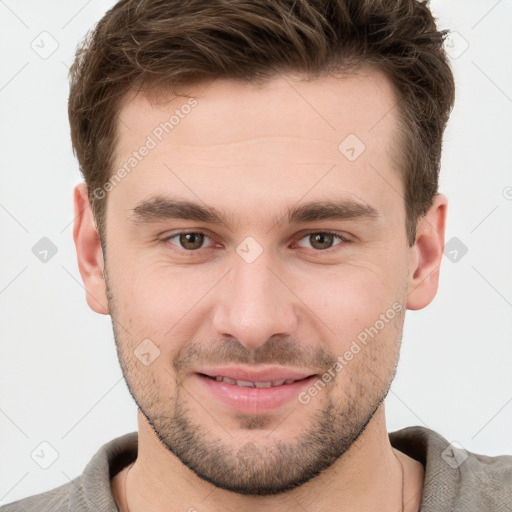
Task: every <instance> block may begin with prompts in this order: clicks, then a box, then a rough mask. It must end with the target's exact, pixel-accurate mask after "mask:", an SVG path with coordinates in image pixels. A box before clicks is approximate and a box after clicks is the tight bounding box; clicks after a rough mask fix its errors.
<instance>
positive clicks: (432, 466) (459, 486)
mask: <svg viewBox="0 0 512 512" xmlns="http://www.w3.org/2000/svg"><path fill="white" fill-rule="evenodd" d="M389 439H390V442H391V444H392V446H393V447H394V448H396V449H398V450H400V451H402V452H404V453H406V454H407V455H409V456H410V457H412V458H413V459H416V460H418V461H419V462H421V463H422V464H423V466H424V467H425V484H424V489H423V497H422V502H421V508H420V512H505V511H507V512H512V456H511V455H500V456H497V457H488V456H486V455H479V454H476V453H472V452H463V451H457V449H456V450H455V452H456V453H455V458H453V457H452V456H451V452H450V450H448V451H447V452H446V451H445V450H446V449H447V447H448V446H449V444H450V443H449V442H448V441H447V440H446V439H445V438H444V437H442V436H441V435H439V434H438V433H436V432H434V431H433V430H430V429H427V428H425V427H420V426H415V427H407V428H403V429H401V430H397V431H396V432H391V433H389ZM443 452H444V455H443ZM465 454H467V455H468V456H467V458H466V459H465V460H464V462H462V464H460V465H458V466H457V464H456V462H454V461H457V460H458V459H459V458H460V457H462V458H464V456H465ZM136 456H137V432H132V433H130V434H125V435H124V436H121V437H118V438H116V439H114V440H112V441H110V442H109V443H106V444H105V445H103V446H102V447H101V448H100V450H98V452H97V453H96V454H95V455H94V457H93V458H92V459H91V461H90V462H89V463H88V464H87V466H86V468H85V470H84V472H83V474H82V475H80V476H78V477H76V478H75V479H74V480H72V481H71V482H68V483H66V484H64V485H61V486H60V487H56V488H55V489H52V490H50V491H47V492H43V493H41V494H36V495H34V496H30V497H28V498H23V499H21V500H18V501H15V502H13V503H10V504H8V505H4V506H3V507H0V512H29V511H31V512H98V511H102V512H118V508H117V506H116V503H115V501H114V498H113V496H112V490H111V487H110V480H111V478H112V477H113V476H114V475H115V474H117V473H118V472H119V471H120V470H121V469H122V468H123V467H125V466H127V465H128V464H130V463H131V462H132V461H134V460H135V458H136ZM459 460H461V459H459Z"/></svg>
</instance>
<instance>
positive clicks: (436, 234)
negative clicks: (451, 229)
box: [407, 194, 448, 310]
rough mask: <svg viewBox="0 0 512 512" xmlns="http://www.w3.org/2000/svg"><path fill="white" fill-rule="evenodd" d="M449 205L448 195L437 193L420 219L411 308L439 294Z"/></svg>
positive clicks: (411, 267) (409, 298)
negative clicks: (440, 270)
mask: <svg viewBox="0 0 512 512" xmlns="http://www.w3.org/2000/svg"><path fill="white" fill-rule="evenodd" d="M447 207H448V200H447V198H446V197H445V196H444V195H443V194H436V195H435V196H434V201H433V203H432V206H431V207H430V208H429V210H428V212H427V213H426V214H425V216H424V217H422V218H421V219H419V221H418V226H417V231H416V243H415V244H414V246H413V247H411V248H410V257H409V281H408V289H407V309H412V310H417V309H422V308H424V307H426V306H428V305H429V304H430V303H431V302H432V300H433V299H434V297H435V295H436V293H437V288H438V284H439V269H440V266H441V260H442V257H443V249H444V234H445V225H446V212H447Z"/></svg>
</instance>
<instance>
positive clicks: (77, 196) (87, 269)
mask: <svg viewBox="0 0 512 512" xmlns="http://www.w3.org/2000/svg"><path fill="white" fill-rule="evenodd" d="M74 209H75V221H74V227H73V239H74V241H75V247H76V254H77V259H78V268H79V270H80V275H81V276H82V281H83V282H84V286H85V290H86V299H87V304H89V307H90V308H91V309H92V310H93V311H95V312H96V313H100V314H102V315H108V314H109V309H108V300H107V294H106V285H105V279H104V277H103V268H104V260H103V250H102V248H101V243H100V238H99V235H98V230H97V228H96V223H95V221H94V216H93V213H92V210H91V207H90V203H89V198H88V196H87V187H86V185H85V184H84V183H80V184H78V185H77V186H76V187H75V189H74Z"/></svg>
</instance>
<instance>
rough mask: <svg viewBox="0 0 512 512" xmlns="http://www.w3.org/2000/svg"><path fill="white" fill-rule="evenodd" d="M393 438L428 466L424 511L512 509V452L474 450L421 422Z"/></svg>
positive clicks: (399, 432) (396, 433)
mask: <svg viewBox="0 0 512 512" xmlns="http://www.w3.org/2000/svg"><path fill="white" fill-rule="evenodd" d="M389 439H390V442H391V444H392V446H393V447H395V448H397V449H398V450H400V451H403V452H404V453H406V454H407V455H409V456H410V457H412V458H414V459H416V460H418V461H419V462H421V463H422V464H423V466H424V468H425V481H424V488H423V498H422V506H421V511H422V512H430V511H435V510H451V511H453V512H459V511H460V512H462V511H464V512H473V511H474V512H477V511H478V512H481V511H482V510H492V511H493V512H501V511H503V512H504V511H509V512H510V511H511V510H512V455H498V456H488V455H482V454H479V453H474V452H471V451H469V450H466V449H465V448H464V447H463V446H461V445H460V444H458V443H455V442H453V443H452V442H449V441H448V440H447V439H446V438H444V437H443V436H442V435H440V434H439V433H437V432H435V431H434V430H431V429H428V428H425V427H421V426H414V427H407V428H404V429H401V430H398V431H396V432H391V433H390V434H389Z"/></svg>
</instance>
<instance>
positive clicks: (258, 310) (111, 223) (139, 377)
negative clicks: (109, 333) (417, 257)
mask: <svg viewBox="0 0 512 512" xmlns="http://www.w3.org/2000/svg"><path fill="white" fill-rule="evenodd" d="M194 97H195V98H196V101H197V103H191V102H190V101H188V100H187V98H183V97H181V98H175V99H173V100H172V101H170V102H169V103H167V104H160V106H152V105H151V104H150V103H149V102H148V101H147V100H145V99H144V98H143V97H141V96H138V97H136V98H134V97H132V98H130V101H128V102H127V103H126V105H125V106H124V108H123V109H122V111H121V119H120V122H119V125H118V126H119V128H118V129H119V145H118V148H117V149H118V150H117V154H116V167H115V169H114V170H117V169H118V168H120V167H122V166H123V165H124V164H125V163H126V162H129V159H130V158H131V157H134V155H133V152H134V151H135V152H136V155H135V157H134V158H136V160H137V163H136V164H135V161H133V160H132V161H131V165H129V168H130V171H129V173H128V174H127V176H126V177H124V178H123V179H122V180H121V181H120V182H119V183H118V184H117V185H116V186H115V187H114V188H113V190H111V191H110V192H109V197H108V207H107V212H106V238H105V242H106V255H107V262H106V275H107V278H108V296H109V307H110V312H111V314H112V317H113V323H114V331H115V337H116V343H117V347H118V352H119V358H120V362H121V366H122V369H123V372H124V376H125V378H126V381H127V383H128V386H129V389H130V391H131V393H132V395H133V397H134V399H135V400H136V402H137V404H138V406H139V408H140V410H141V411H142V412H143V414H144V415H145V417H146V418H147V420H148V422H149V423H150V424H151V426H152V427H153V429H154V431H155V433H156V435H157V436H158V438H159V439H160V441H161V442H162V443H163V444H164V445H165V446H166V447H167V448H168V449H169V450H170V451H171V452H172V453H174V454H175V455H176V456H177V457H179V459H181V461H182V462H183V463H184V464H186V465H187V466H188V467H189V468H191V469H192V470H194V471H195V472H196V473H197V474H198V475H199V476H201V477H202V478H204V479H205V480H208V481H210V482H212V483H214V484H215V485H217V486H219V487H223V488H226V489H230V490H232V491H235V492H239V493H242V494H272V493H278V492H282V491H284V490H286V489H289V488H293V487H296V486H297V485H300V484H302V483H304V482H306V481H308V480H309V479H310V478H312V477H314V476H316V475H317V474H319V472H320V471H321V470H322V469H325V468H326V467H328V466H330V465H331V464H333V463H334V462H335V461H336V460H337V459H338V458H339V457H340V456H341V455H342V454H343V453H344V452H345V451H346V450H347V449H348V448H349V447H350V446H351V445H352V443H353V442H354V440H355V439H356V438H357V437H358V436H359V434H360V433H361V432H362V431H363V430H364V428H365V427H366V425H367V424H368V422H369V421H370V420H371V418H372V416H373V414H374V413H375V411H376V409H377V408H378V407H379V405H380V404H381V403H382V400H383V399H384V397H385V396H386V394H387V391H388V389H389V386H390V383H391V381H392V378H393V376H394V372H395V368H396V364H397V360H398V352H399V345H400V340H401V336H402V326H403V319H404V311H405V307H406V306H405V303H406V295H407V278H408V264H409V248H408V246H407V242H406V234H405V206H404V201H403V199H402V197H403V184H402V181H401V179H400V176H399V172H398V169H397V168H396V167H395V166H394V165H393V163H392V158H391V157H392V152H393V151H397V146H396V138H395V134H394V130H395V128H396V124H395V123H396V117H395V114H396V110H395V109H393V106H394V105H395V101H396V98H395V96H394V94H393V90H392V87H391V85H390V84H389V82H388V81H387V80H386V79H385V78H384V77H383V75H381V74H378V73H377V72H373V71H368V70H367V71H366V72H365V74H359V75H352V76H345V77H343V78H338V79H337V78H333V77H330V78H327V77H325V78H320V79H317V80H314V81H311V82H298V81H294V80H293V79H292V77H290V76H286V77H280V78H276V79H275V80H273V81H272V82H269V83H268V84H266V85H264V86H260V87H256V86H250V85H241V84H236V83H232V82H226V81H222V82H221V81H218V82H215V83H213V84H212V85H211V86H210V87H209V88H207V89H201V90H199V89H198V90H197V94H194ZM184 105H189V107H184ZM175 111H178V113H175ZM173 114H174V115H175V117H174V119H173V120H172V121H171V123H172V127H171V128H169V126H170V125H167V126H166V127H165V129H164V128H163V127H162V125H161V123H165V122H166V121H169V119H170V118H171V116H172V115H173ZM177 119H179V121H177ZM158 127H160V129H159V128H158ZM166 130H167V131H168V133H166ZM351 134H352V135H351ZM148 137H149V138H148ZM347 137H348V138H347ZM361 141H362V143H364V145H365V148H364V147H363V146H362V144H361ZM340 143H341V146H340ZM142 146H146V147H147V148H149V149H148V151H145V150H140V148H141V147H142ZM363 149H364V150H363ZM142 153H144V155H145V156H144V155H142V156H141V154H142ZM127 168H128V167H127ZM178 201H180V202H192V203H194V204H196V205H197V208H203V209H215V210H216V211H217V212H218V213H219V215H221V216H222V218H223V220H224V222H225V223H219V222H217V220H218V219H215V218H214V217H213V216H212V217H209V218H206V217H204V218H201V217H197V215H196V213H197V212H195V210H194V212H193V211H192V209H191V208H181V209H179V208H177V207H176V203H177V202H178ZM327 202H330V203H331V204H334V205H339V207H340V208H339V209H338V214H337V215H336V216H334V215H324V214H323V213H322V212H323V211H324V210H322V205H324V203H327ZM315 204H317V205H318V206H317V208H316V209H315V208H314V207H313V208H308V209H305V208H302V207H304V206H305V205H308V206H310V207H311V206H312V205H313V206H314V205H315ZM182 206H183V205H182ZM301 208H302V209H301ZM289 210H294V211H295V215H294V216H293V219H291V220H292V222H290V219H289V213H288V212H289ZM326 211H330V212H331V213H332V211H333V209H331V210H326ZM177 212H179V214H180V216H181V217H182V218H176V215H177ZM192 213H194V215H196V216H193V215H192ZM315 213H316V217H315V216H314V214H315ZM186 217H188V218H186ZM326 232H327V233H326ZM329 233H331V234H329ZM332 233H334V234H332ZM187 234H188V235H187ZM326 375H327V376H326ZM328 375H330V376H331V377H330V378H329V376H328ZM212 377H213V378H212ZM215 377H228V380H227V381H219V380H217V379H215ZM285 377H288V378H289V379H293V380H294V382H288V383H281V384H280V383H279V382H278V381H280V380H281V381H282V380H285ZM229 379H232V380H238V381H239V382H237V383H233V382H232V380H229ZM297 379H299V380H297ZM286 380H288V379H286ZM240 381H246V382H240ZM276 381H277V382H276ZM320 381H321V382H320ZM269 383H272V387H267V386H269V385H270V384H269ZM253 386H257V387H253ZM315 390H316V391H315Z"/></svg>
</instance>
